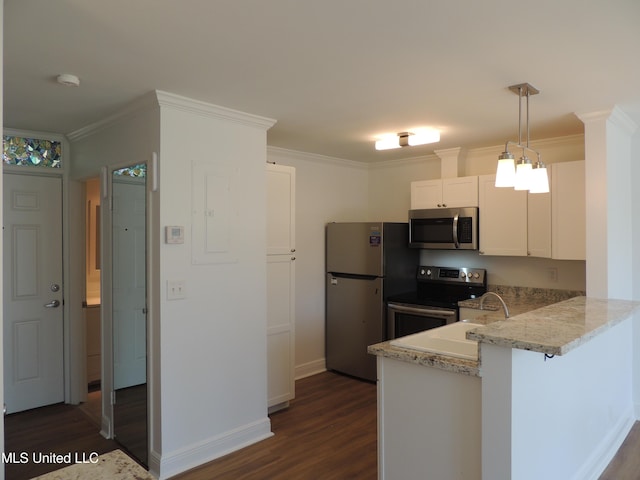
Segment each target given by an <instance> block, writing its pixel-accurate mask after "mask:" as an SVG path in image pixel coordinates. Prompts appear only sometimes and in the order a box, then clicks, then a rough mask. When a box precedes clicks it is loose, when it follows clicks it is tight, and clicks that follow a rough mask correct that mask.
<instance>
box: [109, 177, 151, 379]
mask: <svg viewBox="0 0 640 480" xmlns="http://www.w3.org/2000/svg"><path fill="white" fill-rule="evenodd" d="M145 200H146V188H145V183H144V178H143V179H141V180H140V179H128V178H123V179H114V181H113V217H112V218H113V340H114V341H113V376H114V378H113V384H114V389H115V390H118V389H121V388H126V387H132V386H134V385H140V384H143V383H145V382H146V381H147V330H146V258H145V255H146V254H145V252H146V231H145V229H146V220H145V219H146V207H145Z"/></svg>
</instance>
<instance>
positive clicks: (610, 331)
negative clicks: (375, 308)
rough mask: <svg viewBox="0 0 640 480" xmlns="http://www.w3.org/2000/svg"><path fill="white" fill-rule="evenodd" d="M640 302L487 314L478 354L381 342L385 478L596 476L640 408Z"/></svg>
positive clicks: (581, 301) (573, 303)
mask: <svg viewBox="0 0 640 480" xmlns="http://www.w3.org/2000/svg"><path fill="white" fill-rule="evenodd" d="M639 309H640V303H639V302H631V301H623V300H600V299H592V298H587V297H575V298H571V299H569V300H565V301H562V302H559V303H555V304H552V305H548V306H544V307H542V308H538V309H535V310H532V311H529V312H525V313H522V314H520V315H516V316H514V317H512V318H509V319H506V320H502V321H497V322H493V323H489V324H487V325H486V326H484V327H478V328H476V329H473V330H470V331H469V332H468V333H467V338H468V339H472V340H476V341H477V342H478V351H479V357H478V361H473V360H465V359H456V358H452V357H447V356H444V355H439V354H433V353H427V352H419V351H415V350H410V349H404V348H399V347H396V346H392V345H391V344H390V342H384V343H381V344H377V345H372V346H371V347H369V352H370V353H372V354H375V355H377V362H378V413H379V418H378V425H379V435H378V437H379V438H378V443H379V447H378V448H379V478H381V479H390V478H393V479H404V478H450V479H464V480H469V479H477V480H480V479H484V480H488V479H491V480H503V479H518V480H528V479H531V480H533V479H540V478H545V479H562V480H566V479H576V480H578V479H580V480H582V479H587V478H594V479H596V478H597V477H598V475H599V474H600V472H601V471H602V470H603V469H604V468H605V467H606V465H607V463H608V462H609V460H610V459H611V457H612V456H613V455H614V454H615V451H616V450H617V448H618V446H619V444H620V443H621V442H622V440H623V439H624V437H625V436H626V434H627V432H628V431H629V429H630V428H631V426H632V425H633V422H634V421H635V419H636V414H635V411H634V404H633V398H632V397H633V393H632V375H633V370H632V340H631V339H632V334H633V331H632V328H633V325H632V324H633V322H634V321H637V320H634V317H635V316H637V312H638V311H639ZM473 321H474V322H475V321H476V320H475V319H474V320H473ZM445 328H446V327H445Z"/></svg>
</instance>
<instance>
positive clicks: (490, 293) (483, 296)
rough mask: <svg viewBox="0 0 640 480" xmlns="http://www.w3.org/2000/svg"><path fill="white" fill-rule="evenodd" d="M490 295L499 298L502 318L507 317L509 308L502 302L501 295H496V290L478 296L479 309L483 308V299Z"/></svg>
mask: <svg viewBox="0 0 640 480" xmlns="http://www.w3.org/2000/svg"><path fill="white" fill-rule="evenodd" d="M489 295H492V296H494V297H496V298H497V299H498V300H500V303H501V304H502V308H504V318H509V309H508V308H507V304H506V303H504V300H503V299H502V297H501V296H500V295H498V294H497V293H496V292H487V293H485V294H484V295H482V296H481V297H480V310H484V308H482V307H483V305H484V300H485V299H486V298H487V297H488V296H489Z"/></svg>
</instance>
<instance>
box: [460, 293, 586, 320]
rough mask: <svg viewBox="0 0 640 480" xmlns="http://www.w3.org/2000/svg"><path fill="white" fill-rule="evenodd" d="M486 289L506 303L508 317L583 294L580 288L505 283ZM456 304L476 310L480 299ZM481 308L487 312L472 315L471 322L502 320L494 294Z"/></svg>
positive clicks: (502, 314)
mask: <svg viewBox="0 0 640 480" xmlns="http://www.w3.org/2000/svg"><path fill="white" fill-rule="evenodd" d="M487 291H490V292H494V293H497V294H498V295H500V296H501V297H502V299H503V300H504V302H505V303H506V304H507V308H508V309H509V316H510V317H514V316H516V315H520V314H522V313H525V312H530V311H531V310H535V309H537V308H540V307H544V306H546V305H551V304H553V303H557V302H561V301H563V300H567V299H569V298H573V297H578V296H583V295H585V292H584V291H581V290H556V289H549V288H532V287H512V286H507V285H489V286H488V287H487ZM458 306H459V307H462V308H471V309H474V310H478V309H480V299H479V298H472V299H470V300H463V301H461V302H458ZM483 310H486V311H487V313H486V314H485V315H482V316H480V317H474V318H473V322H477V323H484V324H489V323H492V322H497V321H500V320H504V311H503V310H502V305H500V302H499V301H498V299H497V298H495V297H494V296H489V297H487V298H486V299H485V302H484V305H483ZM461 320H462V319H461Z"/></svg>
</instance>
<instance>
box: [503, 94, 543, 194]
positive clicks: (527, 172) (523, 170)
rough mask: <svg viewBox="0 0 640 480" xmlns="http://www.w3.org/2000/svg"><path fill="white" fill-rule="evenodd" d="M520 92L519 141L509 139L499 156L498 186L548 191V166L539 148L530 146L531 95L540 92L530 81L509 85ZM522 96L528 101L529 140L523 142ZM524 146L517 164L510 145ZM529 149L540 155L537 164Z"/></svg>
mask: <svg viewBox="0 0 640 480" xmlns="http://www.w3.org/2000/svg"><path fill="white" fill-rule="evenodd" d="M509 90H511V91H512V92H514V93H517V94H518V143H515V142H512V141H507V142H506V143H505V146H504V152H502V153H501V154H500V155H499V156H498V168H497V170H496V183H495V185H496V187H513V188H514V189H515V190H529V193H546V192H548V191H549V177H548V175H547V168H546V167H545V165H544V163H542V160H540V153H539V152H538V151H537V150H534V149H533V148H531V147H529V97H530V96H531V95H536V94H538V93H540V91H539V90H538V89H536V88H535V87H533V86H531V85H529V84H528V83H520V84H518V85H512V86H510V87H509ZM522 97H525V98H526V101H527V142H526V144H523V143H522ZM510 144H511V145H515V147H516V148H522V157H520V159H519V160H518V163H517V164H516V163H515V161H514V157H513V154H512V153H511V152H509V145H510ZM527 150H529V151H531V152H534V153H535V154H536V156H537V157H538V161H537V162H536V164H535V166H534V165H533V164H532V163H531V160H530V159H529V157H527V155H526V153H527Z"/></svg>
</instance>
